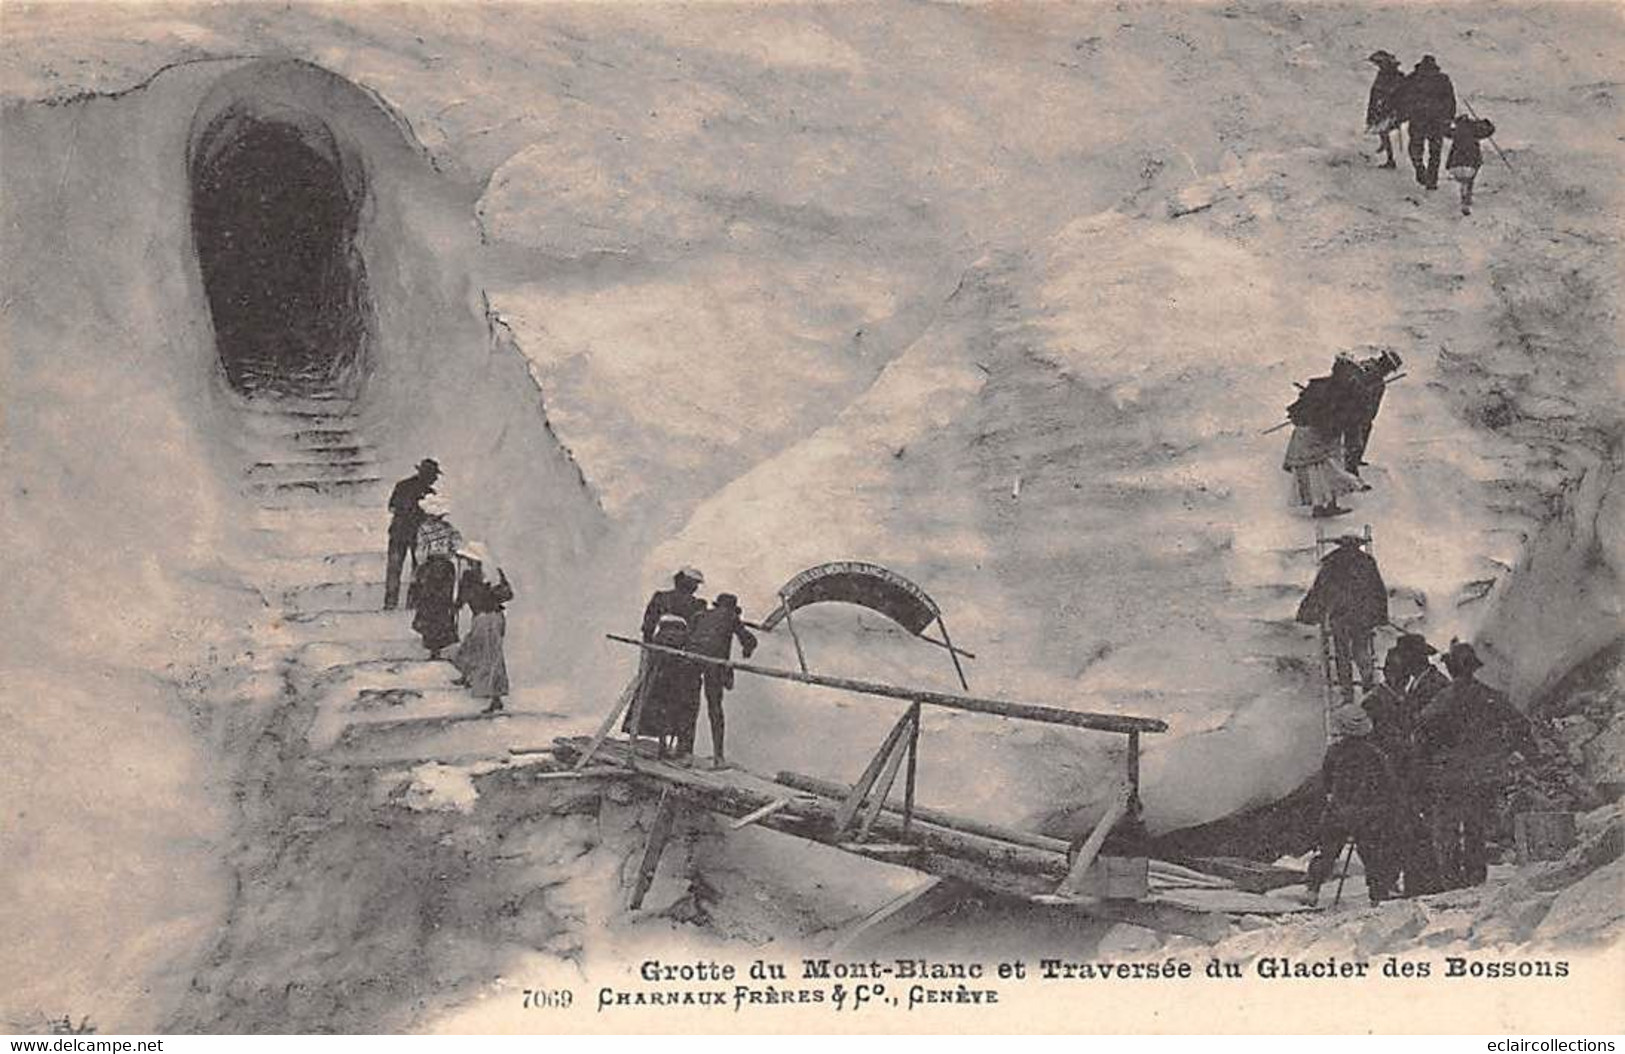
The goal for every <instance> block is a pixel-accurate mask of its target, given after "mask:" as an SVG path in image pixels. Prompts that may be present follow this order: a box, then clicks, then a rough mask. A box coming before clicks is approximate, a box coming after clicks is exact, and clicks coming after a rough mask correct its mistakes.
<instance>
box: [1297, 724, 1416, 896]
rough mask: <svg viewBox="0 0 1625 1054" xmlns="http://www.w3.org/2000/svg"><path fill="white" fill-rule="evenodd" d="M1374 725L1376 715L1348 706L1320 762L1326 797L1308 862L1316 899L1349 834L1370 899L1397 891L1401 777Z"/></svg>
mask: <svg viewBox="0 0 1625 1054" xmlns="http://www.w3.org/2000/svg"><path fill="white" fill-rule="evenodd" d="M1371 729H1372V723H1371V721H1370V720H1369V719H1367V718H1366V716H1365V715H1364V714H1362V713H1361V712H1360V711H1359V709H1358V708H1355V707H1345V708H1343V710H1342V711H1341V712H1340V713H1339V714H1338V715H1337V728H1336V734H1337V739H1336V740H1335V741H1334V742H1333V743H1332V745H1331V746H1329V747H1327V748H1326V760H1325V762H1324V763H1323V764H1322V765H1321V782H1322V786H1323V788H1324V790H1325V793H1326V803H1325V808H1324V810H1323V812H1322V813H1321V821H1320V834H1319V844H1318V845H1317V847H1316V849H1315V856H1314V859H1312V860H1310V862H1309V883H1308V888H1307V890H1306V896H1305V900H1306V901H1307V902H1308V903H1309V904H1311V905H1313V904H1315V903H1316V902H1317V901H1318V900H1319V898H1320V887H1321V885H1322V883H1324V882H1325V881H1326V879H1327V877H1328V876H1330V874H1331V872H1332V868H1333V867H1335V866H1336V864H1337V859H1338V856H1339V855H1340V854H1341V852H1342V850H1343V846H1344V845H1345V844H1346V843H1347V842H1348V840H1349V839H1350V838H1353V839H1354V850H1355V852H1357V853H1359V854H1360V862H1361V863H1362V864H1364V865H1365V881H1366V893H1367V895H1368V896H1369V897H1370V898H1371V903H1373V904H1378V903H1381V902H1382V901H1384V900H1387V899H1389V898H1390V897H1392V896H1393V895H1394V888H1395V884H1396V881H1397V877H1398V864H1399V856H1398V854H1397V852H1396V849H1397V846H1396V845H1395V844H1394V841H1395V839H1394V836H1395V834H1397V833H1398V831H1399V829H1400V825H1399V822H1398V821H1399V819H1400V818H1401V816H1402V808H1403V806H1402V801H1403V798H1402V795H1401V793H1400V790H1401V779H1400V776H1399V774H1398V773H1397V772H1396V771H1395V769H1394V765H1393V763H1392V762H1391V760H1390V759H1389V758H1388V756H1387V755H1386V754H1385V753H1384V752H1383V750H1382V748H1381V747H1380V746H1379V745H1378V743H1377V741H1376V739H1375V737H1373V736H1372V735H1371V734H1370V733H1371Z"/></svg>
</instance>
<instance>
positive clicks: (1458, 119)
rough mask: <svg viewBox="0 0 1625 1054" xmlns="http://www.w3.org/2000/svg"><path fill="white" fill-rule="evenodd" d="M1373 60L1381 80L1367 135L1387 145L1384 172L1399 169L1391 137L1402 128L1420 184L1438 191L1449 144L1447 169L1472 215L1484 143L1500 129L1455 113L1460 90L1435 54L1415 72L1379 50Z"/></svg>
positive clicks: (1371, 102)
mask: <svg viewBox="0 0 1625 1054" xmlns="http://www.w3.org/2000/svg"><path fill="white" fill-rule="evenodd" d="M1369 61H1370V62H1371V63H1372V64H1373V65H1375V66H1376V67H1377V77H1376V80H1375V81H1373V82H1372V84H1371V93H1370V95H1369V96H1368V97H1367V100H1366V111H1365V120H1366V128H1367V130H1368V131H1370V132H1372V133H1373V134H1375V135H1377V136H1378V137H1379V138H1380V139H1381V140H1382V148H1381V152H1382V156H1383V162H1382V167H1383V168H1397V167H1398V166H1397V165H1396V164H1395V162H1394V145H1393V141H1392V138H1391V137H1393V136H1395V135H1398V134H1400V129H1401V128H1402V127H1403V128H1405V129H1406V130H1407V131H1409V133H1410V148H1409V154H1410V159H1411V167H1412V168H1414V169H1415V171H1416V181H1417V182H1418V183H1420V184H1421V185H1422V186H1423V187H1424V188H1425V189H1427V190H1437V189H1439V164H1440V157H1441V154H1442V153H1443V150H1444V141H1445V140H1446V139H1449V140H1450V154H1449V156H1448V157H1444V158H1443V163H1444V168H1445V170H1446V171H1447V172H1449V173H1450V178H1452V179H1454V180H1455V181H1456V182H1457V183H1458V184H1459V185H1460V186H1461V214H1462V215H1463V216H1469V215H1471V214H1472V211H1473V182H1474V181H1475V180H1476V179H1477V178H1478V170H1479V169H1480V168H1481V167H1483V164H1484V152H1483V149H1482V148H1481V147H1480V146H1479V145H1478V144H1479V142H1480V141H1481V140H1484V139H1488V138H1489V137H1490V136H1492V135H1494V134H1495V125H1494V124H1493V123H1492V122H1490V121H1489V120H1488V119H1486V118H1482V117H1478V116H1476V115H1474V114H1472V113H1471V112H1468V113H1461V114H1458V113H1457V112H1456V89H1455V85H1453V84H1452V83H1451V82H1450V77H1449V75H1447V74H1446V73H1445V72H1444V71H1443V70H1441V69H1440V68H1439V63H1438V60H1437V59H1435V58H1434V57H1433V56H1432V55H1423V56H1422V58H1421V59H1420V60H1419V61H1418V62H1417V63H1416V66H1415V67H1414V68H1413V69H1412V70H1411V72H1410V73H1404V72H1402V71H1401V69H1400V62H1399V59H1398V58H1396V57H1395V56H1394V55H1393V54H1392V53H1390V52H1387V51H1382V50H1378V51H1374V52H1372V53H1371V57H1370V59H1369Z"/></svg>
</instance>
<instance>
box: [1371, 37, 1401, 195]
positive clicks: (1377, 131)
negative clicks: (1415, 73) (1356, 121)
mask: <svg viewBox="0 0 1625 1054" xmlns="http://www.w3.org/2000/svg"><path fill="white" fill-rule="evenodd" d="M1366 61H1367V62H1370V63H1371V64H1373V65H1374V66H1376V67H1377V79H1376V80H1374V81H1372V82H1371V94H1370V96H1369V97H1368V98H1367V99H1366V104H1365V127H1366V131H1368V132H1371V133H1372V134H1373V135H1378V136H1381V137H1382V156H1383V162H1382V167H1383V168H1394V167H1396V166H1395V165H1394V144H1393V140H1392V139H1390V138H1389V137H1390V136H1392V135H1393V134H1394V133H1395V132H1397V131H1398V130H1399V123H1400V119H1401V118H1400V116H1399V110H1398V108H1397V107H1396V106H1395V103H1396V102H1398V94H1399V89H1400V86H1401V85H1403V84H1404V83H1405V74H1404V72H1403V71H1402V70H1401V69H1400V68H1399V60H1398V59H1397V58H1395V57H1394V56H1393V55H1391V54H1389V53H1388V52H1386V51H1373V52H1372V53H1371V57H1370V58H1369V59H1367V60H1366Z"/></svg>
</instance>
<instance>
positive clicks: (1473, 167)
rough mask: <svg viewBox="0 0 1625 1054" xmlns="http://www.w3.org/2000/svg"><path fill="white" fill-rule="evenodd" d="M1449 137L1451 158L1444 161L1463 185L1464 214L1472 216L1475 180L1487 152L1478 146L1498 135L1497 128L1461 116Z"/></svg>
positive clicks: (1456, 120)
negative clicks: (1480, 141) (1481, 142)
mask: <svg viewBox="0 0 1625 1054" xmlns="http://www.w3.org/2000/svg"><path fill="white" fill-rule="evenodd" d="M1448 134H1449V136H1450V156H1449V157H1447V158H1445V162H1444V165H1445V168H1447V169H1448V170H1449V171H1450V178H1451V179H1454V180H1455V181H1456V182H1457V183H1459V184H1461V214H1462V215H1463V216H1471V215H1472V214H1473V180H1474V179H1476V178H1478V170H1479V169H1480V168H1481V167H1483V164H1484V151H1483V149H1482V148H1481V147H1480V146H1479V145H1478V143H1479V140H1481V139H1488V138H1489V137H1490V136H1492V135H1494V134H1495V125H1494V124H1492V123H1491V122H1490V121H1489V120H1488V119H1487V118H1483V117H1471V116H1469V115H1467V114H1460V115H1459V116H1457V117H1456V119H1455V121H1454V122H1453V123H1452V124H1451V126H1450V131H1449V133H1448Z"/></svg>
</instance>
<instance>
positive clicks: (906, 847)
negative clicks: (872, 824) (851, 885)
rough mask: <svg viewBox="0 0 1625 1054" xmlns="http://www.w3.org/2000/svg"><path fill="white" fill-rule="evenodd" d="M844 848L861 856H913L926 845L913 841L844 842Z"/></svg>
mask: <svg viewBox="0 0 1625 1054" xmlns="http://www.w3.org/2000/svg"><path fill="white" fill-rule="evenodd" d="M840 846H841V848H842V849H845V850H846V851H847V852H849V853H857V854H858V855H859V856H880V857H890V856H913V855H915V854H916V853H923V852H925V847H924V846H922V845H915V844H914V843H912V842H842V843H840Z"/></svg>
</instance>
